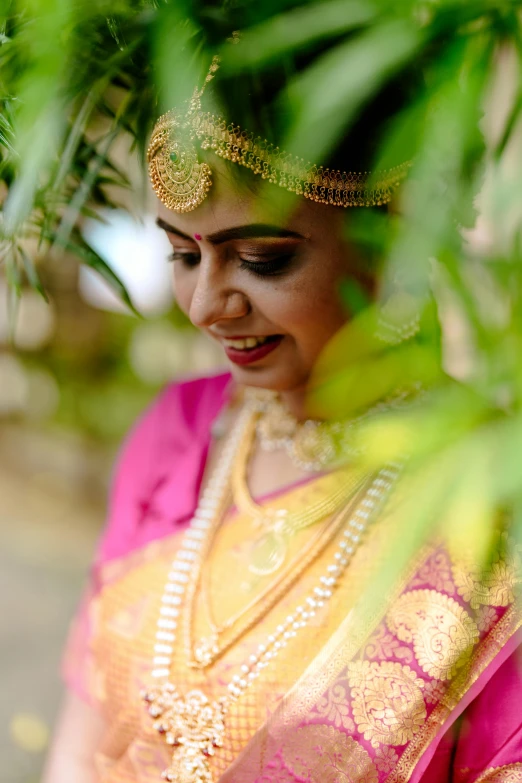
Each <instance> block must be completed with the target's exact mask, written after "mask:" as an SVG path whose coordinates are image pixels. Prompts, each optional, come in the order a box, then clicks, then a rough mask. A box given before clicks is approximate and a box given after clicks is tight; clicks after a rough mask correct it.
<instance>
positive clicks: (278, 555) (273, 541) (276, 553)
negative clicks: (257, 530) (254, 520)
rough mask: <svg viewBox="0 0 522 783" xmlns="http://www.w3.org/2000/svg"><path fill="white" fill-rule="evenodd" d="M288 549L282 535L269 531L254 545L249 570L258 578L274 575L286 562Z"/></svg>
mask: <svg viewBox="0 0 522 783" xmlns="http://www.w3.org/2000/svg"><path fill="white" fill-rule="evenodd" d="M287 549H288V547H287V545H286V540H285V537H284V536H283V535H282V533H278V532H277V531H276V530H269V531H268V532H267V533H265V534H264V535H262V536H261V538H258V539H257V541H255V542H254V543H253V545H252V549H251V550H250V563H249V565H248V570H249V571H251V572H252V573H253V574H257V575H258V576H268V574H273V573H274V571H277V570H278V569H279V568H281V566H282V565H283V563H284V562H285V560H286V554H287Z"/></svg>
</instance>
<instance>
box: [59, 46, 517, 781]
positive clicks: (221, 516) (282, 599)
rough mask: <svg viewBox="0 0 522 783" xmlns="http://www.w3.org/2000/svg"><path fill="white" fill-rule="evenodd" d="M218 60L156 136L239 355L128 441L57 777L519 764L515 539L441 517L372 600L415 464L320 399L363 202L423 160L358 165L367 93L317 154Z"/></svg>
mask: <svg viewBox="0 0 522 783" xmlns="http://www.w3.org/2000/svg"><path fill="white" fill-rule="evenodd" d="M219 77H220V72H219V62H218V61H217V60H216V59H215V60H214V61H213V62H212V65H211V68H210V71H209V74H208V76H207V79H206V80H205V82H204V84H203V85H202V86H200V87H199V88H197V89H196V90H195V92H194V96H193V98H192V101H191V102H190V104H189V105H188V106H186V107H183V109H177V110H174V111H172V112H169V113H168V114H166V115H163V116H162V117H160V119H159V120H158V122H157V124H156V127H155V130H154V132H153V135H152V139H151V143H150V147H149V152H148V159H149V170H150V176H151V181H152V185H153V188H154V190H155V192H156V194H157V195H158V220H157V222H158V225H159V227H160V228H161V229H162V230H163V231H165V233H166V235H167V237H168V239H169V241H170V243H171V246H172V256H171V260H172V261H173V275H174V285H175V290H176V298H177V301H178V303H179V305H180V307H181V308H182V309H183V310H184V311H185V313H186V314H187V315H188V317H189V318H190V320H191V321H192V323H193V324H194V325H195V326H196V327H197V328H199V329H201V330H202V331H204V332H205V333H206V334H208V335H209V336H210V337H211V338H212V339H213V340H216V341H217V342H218V343H219V344H220V345H221V346H222V348H223V352H224V354H225V355H226V357H227V358H228V361H229V367H230V370H229V372H227V373H225V374H222V375H219V376H215V377H205V378H197V379H193V380H189V381H185V382H181V383H173V384H171V385H169V386H168V387H167V388H166V389H165V390H164V391H163V392H162V394H160V396H159V397H158V398H157V399H156V401H155V402H154V403H153V404H152V406H151V407H150V408H149V409H148V410H147V411H146V412H145V414H144V415H143V416H142V418H141V419H140V420H139V421H138V423H137V424H136V425H135V427H134V428H133V430H132V432H131V433H130V435H129V436H128V438H127V440H126V442H125V444H124V446H123V448H122V451H121V454H120V458H119V461H118V465H117V470H116V474H115V477H114V481H113V487H112V493H111V498H110V507H109V514H108V520H107V523H106V527H105V530H104V532H103V534H102V537H101V539H100V542H99V545H98V549H97V553H96V556H95V560H94V563H93V568H92V573H91V579H90V583H89V586H88V589H87V590H86V593H85V595H84V598H83V601H82V604H81V607H80V608H79V610H78V613H77V616H76V618H75V622H74V625H73V627H72V629H71V634H70V638H69V641H68V644H67V648H66V652H65V657H64V678H65V682H66V686H67V688H66V696H65V700H64V705H63V708H62V713H61V716H60V719H59V721H58V724H57V728H56V735H55V741H54V744H53V748H52V752H51V754H50V757H49V760H48V765H47V772H46V775H45V777H44V780H45V783H71V781H74V783H123V781H125V783H138V782H139V783H145V782H147V783H156V781H160V780H161V779H164V780H170V781H176V783H210V782H211V781H215V782H216V783H217V781H220V782H221V783H227V782H228V783H232V782H233V783H250V782H251V783H254V781H257V783H261V781H262V782H263V783H269V782H272V781H273V782H274V783H276V781H277V782H278V783H283V782H284V783H290V782H291V781H292V782H293V781H295V782H296V783H297V781H301V782H302V781H306V782H307V783H312V782H314V781H329V782H330V783H334V781H335V782H336V783H337V782H339V783H341V781H350V783H363V782H364V783H384V781H388V783H392V782H395V783H399V781H401V782H402V781H422V783H430V782H431V781H432V782H433V783H435V782H436V783H442V781H448V782H449V781H459V782H460V783H468V781H469V783H475V782H477V781H481V782H482V781H490V782H491V783H492V781H495V782H496V783H497V782H498V783H500V781H522V712H521V709H520V694H521V675H520V671H519V667H517V662H516V654H515V648H516V645H517V639H518V637H517V629H518V628H519V626H520V622H521V613H520V609H519V607H518V606H517V604H516V602H515V597H514V581H515V574H514V571H513V567H512V565H511V562H510V561H509V558H508V556H507V555H506V557H504V556H503V554H502V551H501V550H499V555H498V558H497V560H496V561H494V562H493V564H492V565H491V567H490V570H489V571H488V572H487V573H486V574H482V575H481V574H480V572H479V571H480V570H479V569H478V567H477V566H476V565H475V564H474V563H473V562H472V561H471V560H470V558H469V557H468V556H467V554H466V553H465V552H463V551H456V548H455V546H453V545H452V542H451V541H450V540H444V539H442V538H437V539H433V540H430V541H429V542H427V543H426V544H425V545H424V546H423V547H422V548H421V549H420V550H419V551H418V552H417V553H416V554H415V557H414V558H412V559H411V560H410V561H409V562H408V563H407V565H406V566H405V567H404V568H402V569H401V575H400V578H399V579H397V580H396V582H395V583H394V585H393V587H392V588H390V590H389V591H388V592H387V593H386V594H385V595H382V597H381V599H380V601H379V603H378V608H377V610H376V609H375V604H371V605H370V604H368V603H366V601H365V596H366V594H367V593H368V588H369V587H370V586H371V585H372V584H373V582H374V581H375V580H376V578H377V576H378V574H379V572H380V571H381V569H382V568H383V567H384V566H385V564H386V560H387V558H390V557H393V556H394V546H397V542H396V541H395V544H394V535H395V531H396V530H397V524H398V520H399V519H400V515H401V502H400V496H401V492H400V486H402V481H403V480H402V478H401V471H402V466H401V465H400V464H398V463H395V462H393V463H391V464H386V465H382V466H381V467H380V468H379V469H376V470H375V471H373V472H372V471H369V470H368V468H364V467H363V466H362V465H360V464H359V462H358V460H357V459H356V458H355V456H356V455H355V446H354V443H353V438H352V433H353V422H352V421H332V420H322V421H318V420H312V419H309V418H307V416H308V415H309V414H308V410H307V394H306V392H307V386H308V384H309V381H310V377H311V374H312V371H313V368H314V366H315V365H316V362H317V360H318V358H319V357H320V355H321V353H322V352H323V350H324V349H325V347H326V346H327V344H328V343H329V342H330V341H331V339H332V338H333V337H334V335H336V333H337V332H338V331H339V330H340V329H341V328H342V327H343V326H344V325H345V324H346V322H347V321H348V320H349V319H350V313H349V312H348V311H347V309H346V306H345V304H344V303H343V300H342V298H341V295H340V289H341V286H342V283H343V281H346V280H351V281H356V283H357V285H358V286H359V288H360V289H361V290H363V291H364V292H365V293H366V295H367V297H368V298H371V297H372V296H374V294H375V288H376V280H375V274H374V272H373V271H372V267H371V266H370V265H369V263H368V259H367V258H366V257H365V254H364V253H363V252H362V250H361V249H360V248H358V247H357V246H356V245H355V244H354V243H353V242H351V241H350V240H349V239H348V238H347V236H346V232H345V230H344V228H345V221H346V216H347V210H346V209H345V208H346V207H350V208H353V209H364V208H367V207H378V208H381V209H385V206H384V205H386V204H387V203H389V201H390V200H391V198H392V195H393V193H394V192H395V191H396V190H397V188H398V187H400V183H401V181H402V180H403V179H404V177H405V176H406V173H407V169H408V163H407V162H405V161H399V162H398V163H397V166H396V167H395V168H394V169H390V170H387V171H379V172H373V173H372V174H371V175H368V174H366V173H361V172H365V169H366V167H367V161H368V155H369V154H370V152H371V151H372V150H371V145H372V131H373V127H372V126H371V125H370V124H369V123H370V122H371V121H372V120H371V119H370V118H371V117H373V118H374V119H375V116H376V114H375V109H372V110H370V111H369V112H366V113H365V114H364V115H363V118H362V119H361V121H360V122H359V127H358V129H357V128H356V130H354V131H352V132H351V135H350V136H349V138H346V139H342V140H341V141H340V142H339V144H338V146H337V149H336V150H335V152H334V154H333V156H332V159H331V162H330V165H329V168H320V167H318V166H313V165H312V164H306V163H305V162H304V161H302V160H301V159H299V158H296V157H294V156H292V155H291V154H290V153H286V152H284V151H282V150H279V149H278V148H275V147H273V146H272V145H271V144H270V143H269V142H267V141H266V139H265V138H264V135H265V131H266V128H262V126H261V125H260V126H259V127H257V128H256V127H239V126H238V125H235V124H230V123H229V122H228V121H226V120H224V119H223V118H222V117H220V116H218V115H216V114H214V113H212V106H213V104H212V103H211V101H210V100H209V96H211V95H212V91H213V90H214V91H218V90H219ZM248 98H249V96H248V95H246V94H245V101H247V99H248ZM380 100H381V101H382V96H381V98H380ZM208 107H210V108H208ZM258 108H259V107H258ZM388 109H389V107H388V106H386V105H385V104H383V105H382V106H381V107H380V109H379V110H380V111H381V112H382V116H383V117H384V114H385V113H386V111H387V110H388ZM372 112H373V113H372ZM245 114H246V115H248V112H247V111H245ZM262 115H263V112H262V111H258V113H257V116H259V117H260V116H262ZM252 116H254V115H253V114H252ZM232 120H233V121H234V122H235V121H237V120H236V118H232ZM261 132H263V135H260V133H261ZM357 134H358V135H357ZM365 143H366V149H367V152H365ZM354 150H355V152H354ZM368 150H369V151H368ZM354 160H356V161H358V168H355V167H354V166H353V161H354ZM351 168H355V171H352V170H350V169H351ZM283 191H286V192H287V193H290V194H291V198H292V199H293V201H292V202H291V204H292V205H291V209H287V210H283V209H282V206H281V200H280V199H279V198H278V196H279V195H280V194H281V192H283ZM414 331H415V329H414V328H413V329H412V327H411V324H406V325H405V327H404V329H403V330H402V332H401V333H400V334H399V335H398V337H399V338H403V339H411V338H412V336H413V332H414ZM399 332H400V330H399ZM395 336H396V337H397V335H395ZM401 394H402V396H401ZM407 403H408V395H406V399H404V395H403V393H402V392H401V393H399V391H398V392H397V394H396V395H395V396H394V395H392V396H391V400H388V401H387V404H391V405H395V404H407ZM378 409H379V410H382V405H381V406H379V408H378ZM372 413H373V411H372V410H369V411H363V412H362V415H365V416H368V417H369V416H371V415H372ZM397 485H399V489H398V488H397Z"/></svg>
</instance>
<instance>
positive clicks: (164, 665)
mask: <svg viewBox="0 0 522 783" xmlns="http://www.w3.org/2000/svg"><path fill="white" fill-rule="evenodd" d="M254 415H255V410H254V411H253V410H252V406H250V405H248V404H246V405H245V406H244V409H243V410H242V412H241V413H240V415H239V417H238V420H237V422H236V424H235V425H234V427H233V429H232V432H231V434H230V437H229V439H228V440H227V442H226V443H225V445H224V447H223V451H222V453H221V455H220V458H219V461H218V464H217V467H216V469H215V471H214V473H213V475H212V477H211V479H210V481H209V483H208V485H207V487H206V489H205V490H204V492H203V494H202V496H201V499H200V502H199V505H198V508H197V510H196V513H195V515H194V517H193V519H192V520H191V522H190V524H189V527H188V529H187V531H186V533H185V534H184V536H183V539H182V542H181V545H180V549H179V550H178V552H177V554H176V556H175V559H174V561H173V563H172V565H171V569H170V572H169V575H168V578H167V582H166V584H165V588H164V593H163V596H162V599H161V608H160V613H159V617H158V621H157V631H156V640H155V644H154V656H153V668H152V672H151V674H152V677H153V678H154V680H155V681H156V683H157V684H156V685H155V686H154V687H152V688H150V689H147V690H145V691H143V692H142V699H143V701H144V704H145V706H146V709H147V711H148V713H149V715H150V716H151V718H152V719H153V728H154V730H155V731H157V732H158V733H159V734H160V735H161V736H162V737H163V738H164V739H165V742H166V743H167V745H168V746H169V747H170V748H171V749H172V759H171V762H170V764H169V766H168V768H167V769H165V770H164V771H163V772H162V776H161V777H162V779H163V780H167V781H171V782H172V783H173V782H174V781H175V783H213V777H212V772H211V770H210V764H209V757H210V756H212V755H214V753H215V749H216V748H219V747H221V746H222V745H223V743H224V737H225V732H226V716H227V712H228V709H229V707H230V706H231V704H232V703H233V702H235V701H237V700H238V699H240V698H241V697H242V696H243V694H244V693H245V692H246V691H247V690H248V688H249V687H250V686H251V685H252V683H253V682H254V681H255V680H256V678H257V677H259V676H260V674H261V673H262V671H263V669H265V668H266V667H267V666H269V665H270V663H271V661H272V660H273V659H274V658H275V657H276V656H277V655H278V654H279V653H280V652H281V651H282V650H284V648H285V647H286V646H287V644H289V643H290V642H291V640H292V639H293V638H294V637H295V636H297V635H298V634H299V635H301V634H302V632H303V630H304V629H305V628H306V627H307V625H308V623H309V621H310V620H311V619H312V618H313V617H314V616H315V614H316V612H317V611H320V610H321V609H322V608H323V607H324V606H325V604H327V603H328V601H329V600H330V598H331V597H332V595H333V592H334V590H335V589H336V588H337V586H338V584H339V581H340V579H341V577H342V576H343V574H344V572H345V570H346V568H347V566H348V564H349V562H350V560H351V558H352V556H353V553H354V552H355V550H356V548H357V546H358V544H359V542H360V539H361V536H362V535H363V534H364V531H365V529H366V527H367V525H368V524H369V522H370V521H371V519H373V517H374V516H375V514H376V512H377V511H378V510H379V509H380V508H381V507H382V504H383V502H384V500H385V499H386V497H387V496H388V494H389V492H390V490H391V488H392V486H393V485H394V484H395V482H396V480H397V478H398V475H399V472H400V469H401V466H400V465H397V464H390V465H389V466H387V467H386V468H383V469H381V470H380V471H379V472H378V473H377V475H376V476H375V477H374V478H373V480H372V481H371V482H369V486H368V488H367V490H366V492H364V493H362V500H361V501H360V502H358V503H357V504H356V507H355V508H354V509H352V508H349V509H346V510H344V511H345V513H343V519H342V523H343V524H342V527H343V528H344V529H343V533H342V536H341V537H340V541H339V543H338V545H337V547H336V551H335V553H334V555H333V560H332V562H331V563H330V564H329V565H328V566H327V567H326V569H325V573H324V575H323V576H321V577H320V579H319V584H318V585H317V586H316V587H314V588H313V590H312V591H311V593H310V595H308V596H307V597H306V599H305V600H304V601H303V602H302V603H301V604H300V605H299V606H297V607H296V608H295V610H294V612H293V613H292V614H291V615H289V616H288V617H287V618H286V620H285V621H284V622H283V623H281V624H280V625H278V626H277V628H276V629H274V630H273V631H272V633H270V634H269V635H267V637H266V639H264V641H263V643H261V644H259V646H258V648H257V652H256V653H255V654H253V655H251V656H249V658H248V659H247V660H246V661H245V663H244V664H243V665H242V666H241V667H240V673H238V674H235V675H234V676H233V677H232V679H231V681H230V682H229V683H228V686H227V691H228V692H227V694H226V695H225V696H223V697H221V698H219V699H217V700H211V699H209V697H208V696H207V695H206V694H205V693H203V691H201V690H199V689H193V690H190V691H189V692H187V693H185V694H183V693H182V691H181V690H180V689H178V686H177V685H175V684H174V683H172V682H170V681H169V676H170V670H171V666H172V657H173V652H174V645H175V643H176V631H177V626H178V621H179V617H180V610H181V607H182V605H183V604H184V603H185V602H186V603H188V604H189V605H190V603H191V601H192V599H193V594H194V592H195V591H196V589H197V583H198V579H199V574H200V572H201V566H202V562H203V558H204V554H205V552H206V551H208V548H209V546H210V545H211V541H212V538H213V534H214V533H215V531H216V530H217V528H218V526H219V524H220V522H221V518H222V516H223V514H224V511H226V503H227V500H228V497H229V492H228V488H229V480H230V474H231V470H232V466H233V463H234V457H235V454H236V451H237V448H238V447H239V445H240V444H241V442H242V440H243V438H244V435H245V432H247V430H248V427H249V426H251V420H252V417H253V416H254ZM186 615H187V613H186V612H185V622H184V633H185V637H187V636H190V623H189V622H188V621H187V620H186ZM185 641H186V643H190V642H191V640H190V639H187V638H186V639H185Z"/></svg>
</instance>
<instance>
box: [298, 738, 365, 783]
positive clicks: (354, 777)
mask: <svg viewBox="0 0 522 783" xmlns="http://www.w3.org/2000/svg"><path fill="white" fill-rule="evenodd" d="M283 756H284V759H285V762H286V764H287V765H288V766H289V767H290V768H291V769H292V770H293V771H294V773H296V774H297V775H299V776H300V777H301V778H304V779H305V780H309V781H310V782H311V783H360V782H361V781H363V780H364V781H365V783H378V780H379V776H378V774H377V770H376V768H375V765H374V763H373V761H372V760H371V758H370V756H369V754H368V753H367V752H366V751H365V749H364V748H363V747H362V746H361V745H360V744H359V743H358V742H357V741H356V740H354V739H353V737H347V736H346V734H345V733H344V732H342V731H338V730H337V729H335V728H334V727H333V726H324V725H323V726H321V725H317V726H316V725H313V724H312V725H310V726H303V727H302V728H300V729H298V730H297V731H296V732H295V734H294V735H293V736H292V738H291V739H290V740H289V741H288V742H287V743H286V744H285V746H284V748H283Z"/></svg>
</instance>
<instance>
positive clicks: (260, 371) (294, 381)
mask: <svg viewBox="0 0 522 783" xmlns="http://www.w3.org/2000/svg"><path fill="white" fill-rule="evenodd" d="M230 372H231V374H232V377H233V378H234V380H235V381H236V382H237V383H239V384H241V385H243V386H255V387H257V388H259V389H268V390H269V391H275V392H290V391H297V390H298V389H302V388H303V387H305V386H306V384H307V383H308V380H309V378H310V373H309V372H308V373H304V372H302V371H301V372H299V371H297V370H296V369H292V368H291V367H288V366H286V367H282V366H281V365H277V366H272V367H270V366H263V365H262V364H257V365H255V364H252V365H246V366H242V367H241V366H239V365H237V364H233V363H230Z"/></svg>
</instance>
